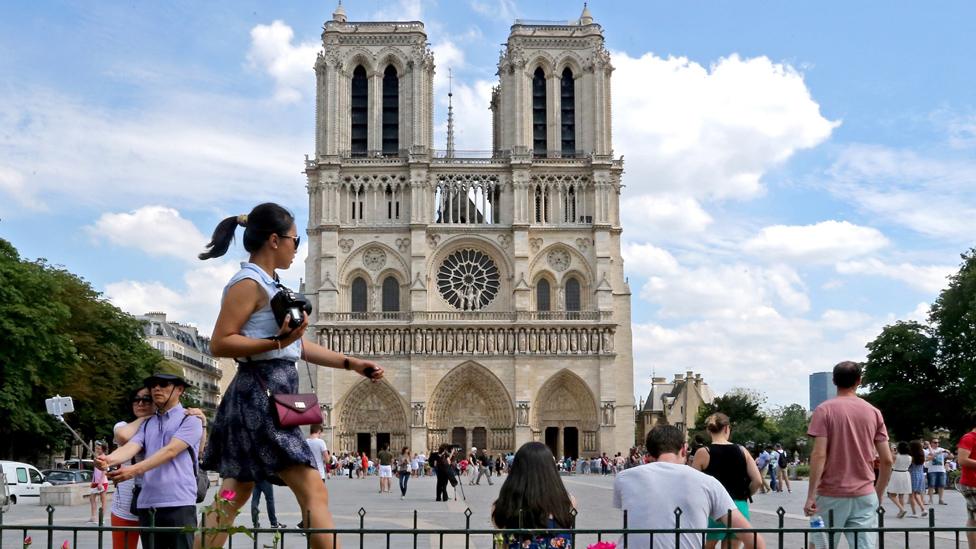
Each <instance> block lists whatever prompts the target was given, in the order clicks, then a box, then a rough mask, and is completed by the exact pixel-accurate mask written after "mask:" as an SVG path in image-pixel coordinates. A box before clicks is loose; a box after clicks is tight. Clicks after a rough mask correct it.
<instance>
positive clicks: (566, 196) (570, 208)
mask: <svg viewBox="0 0 976 549" xmlns="http://www.w3.org/2000/svg"><path fill="white" fill-rule="evenodd" d="M563 222H565V223H576V185H570V186H569V187H567V188H566V189H565V190H564V191H563Z"/></svg>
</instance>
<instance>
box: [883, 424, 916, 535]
mask: <svg viewBox="0 0 976 549" xmlns="http://www.w3.org/2000/svg"><path fill="white" fill-rule="evenodd" d="M909 450H910V448H909V445H908V443H907V442H905V441H902V442H899V443H898V446H897V454H896V455H895V462H894V463H893V464H892V466H891V478H889V479H888V488H887V491H888V499H890V500H891V502H892V503H894V504H895V506H896V507H898V518H904V517H905V515H906V514H907V513H908V511H906V510H905V496H909V498H908V499H909V501H911V493H912V477H911V474H910V473H909V472H908V468H909V467H910V466H911V464H912V456H911V454H910V453H909Z"/></svg>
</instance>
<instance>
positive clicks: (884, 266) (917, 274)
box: [837, 258, 956, 294]
mask: <svg viewBox="0 0 976 549" xmlns="http://www.w3.org/2000/svg"><path fill="white" fill-rule="evenodd" d="M955 271H956V267H955V266H952V265H914V264H911V263H899V264H897V265H895V264H890V263H885V262H883V261H881V260H880V259H873V258H872V259H864V260H857V261H844V262H841V263H838V264H837V272H838V273H841V274H846V275H873V276H882V277H885V278H890V279H893V280H899V281H901V282H904V283H906V284H908V285H909V286H912V287H913V288H916V289H918V290H920V291H923V292H928V293H931V294H937V293H938V292H939V291H941V290H942V289H943V288H945V287H946V285H947V284H948V281H947V277H948V276H949V275H950V274H952V273H953V272H955Z"/></svg>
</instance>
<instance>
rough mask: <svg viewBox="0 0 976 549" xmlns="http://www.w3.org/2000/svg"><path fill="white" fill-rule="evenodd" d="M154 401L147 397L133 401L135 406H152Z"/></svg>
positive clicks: (136, 398)
mask: <svg viewBox="0 0 976 549" xmlns="http://www.w3.org/2000/svg"><path fill="white" fill-rule="evenodd" d="M152 401H153V399H152V397H147V396H143V397H135V398H134V399H132V403H133V404H152Z"/></svg>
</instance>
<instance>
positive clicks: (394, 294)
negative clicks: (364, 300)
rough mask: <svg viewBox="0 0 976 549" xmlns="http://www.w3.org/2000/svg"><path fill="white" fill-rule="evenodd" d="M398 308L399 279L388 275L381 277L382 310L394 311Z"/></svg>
mask: <svg viewBox="0 0 976 549" xmlns="http://www.w3.org/2000/svg"><path fill="white" fill-rule="evenodd" d="M399 310H400V281H399V280H397V279H396V277H395V276H393V275H390V276H388V277H386V278H384V279H383V312H384V313H395V312H398V311H399Z"/></svg>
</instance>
